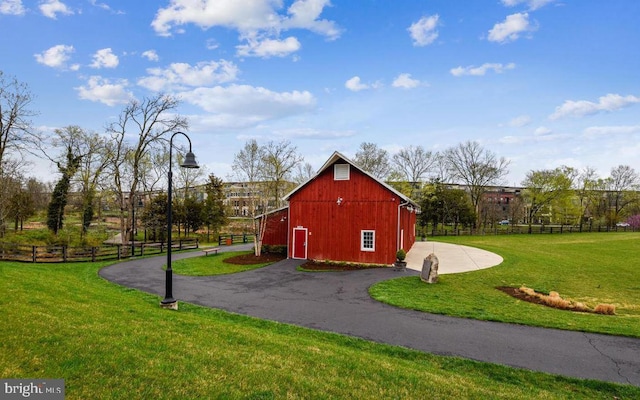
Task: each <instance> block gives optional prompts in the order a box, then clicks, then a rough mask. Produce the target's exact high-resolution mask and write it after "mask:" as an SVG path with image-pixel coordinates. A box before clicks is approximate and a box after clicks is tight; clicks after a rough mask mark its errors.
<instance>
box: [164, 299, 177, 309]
mask: <svg viewBox="0 0 640 400" xmlns="http://www.w3.org/2000/svg"><path fill="white" fill-rule="evenodd" d="M160 307H161V308H164V309H166V310H177V309H178V300H171V301H166V300H162V301H161V302H160Z"/></svg>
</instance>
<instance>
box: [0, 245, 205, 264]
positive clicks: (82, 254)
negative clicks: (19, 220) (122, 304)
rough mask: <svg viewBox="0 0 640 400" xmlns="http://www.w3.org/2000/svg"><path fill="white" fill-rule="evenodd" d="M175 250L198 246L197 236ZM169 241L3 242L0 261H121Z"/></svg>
mask: <svg viewBox="0 0 640 400" xmlns="http://www.w3.org/2000/svg"><path fill="white" fill-rule="evenodd" d="M171 248H172V250H178V251H179V250H188V249H197V248H199V243H198V239H180V240H177V241H173V242H172V247H171ZM166 251H167V244H166V243H161V242H153V243H151V242H149V243H134V244H133V249H132V244H131V243H126V244H116V245H102V246H93V247H71V246H30V245H25V244H17V243H2V242H0V260H5V261H22V262H34V263H35V262H42V263H46V262H52V263H54V262H83V261H85V262H86V261H92V262H95V261H106V260H120V259H124V258H129V257H132V256H147V255H153V254H161V253H164V252H166Z"/></svg>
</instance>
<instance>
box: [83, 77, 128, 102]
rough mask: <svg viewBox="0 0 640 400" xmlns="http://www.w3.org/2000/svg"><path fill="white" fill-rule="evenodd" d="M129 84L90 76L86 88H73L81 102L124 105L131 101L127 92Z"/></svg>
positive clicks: (123, 80) (123, 81)
mask: <svg viewBox="0 0 640 400" xmlns="http://www.w3.org/2000/svg"><path fill="white" fill-rule="evenodd" d="M128 86H129V82H128V81H127V80H126V79H121V80H116V81H114V82H111V81H110V80H109V79H105V78H102V77H100V76H92V77H90V78H89V80H88V81H87V85H86V86H79V87H77V88H75V89H76V90H77V91H78V95H79V97H80V98H81V99H83V100H91V101H96V102H100V103H104V104H106V105H108V106H115V105H118V104H126V103H128V102H129V101H130V100H131V99H133V94H132V93H131V92H128V91H127V87H128Z"/></svg>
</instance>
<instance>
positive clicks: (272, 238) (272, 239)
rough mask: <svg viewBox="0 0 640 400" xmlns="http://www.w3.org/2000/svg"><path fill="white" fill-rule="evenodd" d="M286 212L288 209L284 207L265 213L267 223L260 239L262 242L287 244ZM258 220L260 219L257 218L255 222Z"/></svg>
mask: <svg viewBox="0 0 640 400" xmlns="http://www.w3.org/2000/svg"><path fill="white" fill-rule="evenodd" d="M288 213H289V210H288V209H284V210H279V211H276V212H273V213H270V214H267V216H266V217H267V225H266V229H265V231H264V237H263V239H262V243H263V244H268V245H283V246H286V245H287V233H288V231H289V229H288V226H289V224H288V219H287V218H288ZM259 221H260V220H259V219H257V220H256V223H257V224H259V223H260V222H259Z"/></svg>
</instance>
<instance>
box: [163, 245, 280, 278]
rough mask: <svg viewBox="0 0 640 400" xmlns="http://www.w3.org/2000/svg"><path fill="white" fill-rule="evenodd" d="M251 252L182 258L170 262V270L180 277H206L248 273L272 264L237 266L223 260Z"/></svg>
mask: <svg viewBox="0 0 640 400" xmlns="http://www.w3.org/2000/svg"><path fill="white" fill-rule="evenodd" d="M251 253H253V252H252V251H232V252H224V253H218V254H211V255H208V256H202V257H192V258H184V259H182V260H175V261H172V262H171V269H173V272H175V273H176V274H180V275H190V276H208V275H224V274H234V273H236V272H242V271H249V270H252V269H256V268H262V267H264V266H266V265H269V264H272V263H269V262H268V263H261V264H249V265H239V264H230V263H227V262H225V261H224V260H226V259H228V258H231V257H235V256H239V255H244V254H251Z"/></svg>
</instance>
